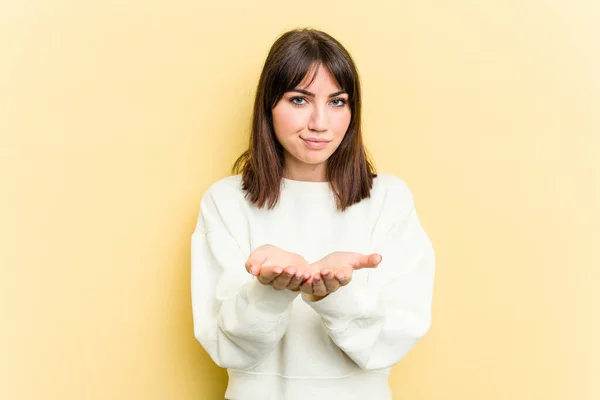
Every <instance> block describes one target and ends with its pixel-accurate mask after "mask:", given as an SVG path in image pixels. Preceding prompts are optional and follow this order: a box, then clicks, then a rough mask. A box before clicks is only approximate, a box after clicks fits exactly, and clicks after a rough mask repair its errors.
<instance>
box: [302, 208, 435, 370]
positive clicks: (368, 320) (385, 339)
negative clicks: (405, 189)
mask: <svg viewBox="0 0 600 400" xmlns="http://www.w3.org/2000/svg"><path fill="white" fill-rule="evenodd" d="M411 199H412V198H411ZM403 214H404V215H403V216H399V217H398V218H397V219H394V220H395V221H396V222H393V223H392V226H389V227H382V229H381V230H380V232H381V233H380V234H379V235H377V236H378V237H375V240H376V241H375V247H376V248H375V251H376V252H377V253H379V254H381V255H382V256H383V259H382V261H381V263H380V265H379V266H378V267H377V269H376V270H373V271H369V272H371V274H370V275H369V277H368V280H367V283H365V284H362V283H359V282H351V283H350V284H349V285H348V286H347V287H343V288H340V289H339V290H338V291H336V292H334V293H331V294H329V295H328V296H327V297H325V298H323V299H322V300H319V301H315V302H308V304H309V305H310V306H311V307H312V308H313V309H314V310H315V311H317V312H318V313H319V314H320V315H321V317H322V320H323V323H324V325H325V327H326V329H327V330H328V333H329V336H330V337H331V339H332V340H333V342H334V343H335V344H336V345H337V346H338V347H340V348H341V349H342V350H343V351H344V352H345V353H346V354H347V355H348V356H349V357H350V358H352V359H353V360H354V362H356V363H357V364H358V365H359V366H360V367H361V368H363V369H383V368H388V367H391V366H392V365H394V364H396V363H397V362H398V361H400V359H402V358H403V357H404V356H405V355H406V354H407V353H408V352H409V351H410V349H411V348H412V347H413V346H414V345H415V344H416V343H417V342H418V341H419V339H420V338H422V337H423V336H424V335H425V333H426V332H427V331H428V330H429V328H430V324H431V303H432V296H433V278H434V270H435V257H434V253H433V249H432V246H431V242H430V240H429V238H428V236H427V235H426V233H425V232H424V230H423V228H422V227H421V224H420V222H419V219H418V217H417V214H416V211H415V209H414V206H413V204H412V202H411V204H410V207H409V210H408V211H406V212H404V213H403ZM382 216H383V217H386V219H387V217H389V216H390V215H389V214H388V215H384V214H382ZM384 220H385V219H384Z"/></svg>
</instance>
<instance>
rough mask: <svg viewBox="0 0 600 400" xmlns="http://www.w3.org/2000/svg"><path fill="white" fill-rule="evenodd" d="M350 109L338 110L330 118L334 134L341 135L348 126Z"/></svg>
mask: <svg viewBox="0 0 600 400" xmlns="http://www.w3.org/2000/svg"><path fill="white" fill-rule="evenodd" d="M350 117H351V114H350V110H346V111H344V112H340V113H339V114H336V115H335V116H334V118H332V119H331V124H332V126H331V127H332V131H333V132H334V134H335V135H336V136H340V137H341V136H343V135H344V134H345V133H346V131H347V130H348V127H349V126H350V119H351V118H350Z"/></svg>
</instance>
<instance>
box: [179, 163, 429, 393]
mask: <svg viewBox="0 0 600 400" xmlns="http://www.w3.org/2000/svg"><path fill="white" fill-rule="evenodd" d="M263 244H273V245H275V246H277V247H280V248H282V249H284V250H287V251H291V252H295V253H298V254H300V255H302V256H304V258H306V260H307V261H308V262H310V263H312V262H315V261H317V260H319V259H321V258H323V257H324V256H326V255H328V254H330V253H332V252H334V251H352V252H360V253H365V254H369V253H379V254H381V255H382V257H383V259H382V262H381V263H380V264H379V266H378V267H377V268H376V269H362V270H358V271H355V272H354V275H353V279H352V281H351V282H350V284H348V286H345V287H342V288H340V289H339V290H338V291H337V292H335V293H332V294H330V295H329V296H327V297H325V298H324V299H322V300H320V301H317V302H309V301H305V300H304V297H303V295H302V294H299V293H298V292H294V291H291V290H287V289H285V290H282V291H276V290H274V289H273V288H271V287H269V286H265V285H262V284H261V283H260V282H258V280H257V279H256V278H254V277H253V276H252V275H250V274H248V273H247V272H246V270H245V268H244V264H245V262H246V259H247V258H248V256H249V255H250V253H251V252H252V251H253V250H254V249H256V248H257V247H259V246H261V245H263ZM434 270H435V260H434V253H433V249H432V247H431V242H430V240H429V237H428V236H427V234H426V233H425V232H424V230H423V228H422V227H421V224H420V222H419V219H418V217H417V214H416V212H415V207H414V202H413V196H412V193H411V191H410V189H409V188H408V186H407V185H406V184H405V183H404V182H403V181H402V180H401V179H399V178H397V177H395V176H393V175H389V174H379V176H378V177H376V178H375V180H374V185H373V189H372V190H371V197H370V198H367V199H364V200H363V201H361V202H360V203H358V204H355V205H353V206H351V207H350V208H348V209H347V210H346V211H345V212H339V211H337V209H336V206H335V198H334V196H333V194H332V192H331V191H330V189H329V186H328V183H327V182H302V181H293V180H288V179H284V180H283V186H282V192H281V198H280V202H279V204H278V205H277V207H276V208H275V209H274V210H266V209H262V210H261V209H258V208H256V207H255V206H254V205H252V204H251V203H249V202H248V201H247V200H245V198H244V192H243V191H242V190H241V175H234V176H230V177H227V178H224V179H221V180H219V181H218V182H216V183H214V184H213V185H212V186H211V187H210V188H209V189H208V191H207V192H206V193H205V195H204V196H203V198H202V201H201V204H200V213H199V216H198V223H197V226H196V229H195V231H194V233H193V235H192V275H191V278H192V282H191V285H192V306H193V317H194V332H195V336H196V338H197V339H198V340H199V341H200V343H201V344H202V346H203V347H204V349H206V351H207V352H208V354H209V355H210V356H211V358H212V359H213V360H214V362H215V363H217V364H218V365H219V366H221V367H224V368H227V370H228V373H229V384H228V387H227V392H226V394H225V397H226V398H227V399H230V400H268V399H272V400H299V399H303V400H304V399H311V400H320V399H327V400H335V399H370V400H371V399H372V400H388V399H391V398H392V396H391V391H390V389H389V385H388V375H389V369H390V367H391V366H393V365H394V364H396V363H397V362H398V361H400V359H402V358H403V357H404V356H405V355H406V353H408V351H409V350H410V349H411V348H412V347H413V346H414V345H415V343H417V341H418V340H419V339H420V338H421V337H423V335H424V334H425V333H426V332H427V331H428V330H429V327H430V324H431V302H432V296H433V281H434Z"/></svg>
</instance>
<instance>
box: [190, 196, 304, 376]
mask: <svg viewBox="0 0 600 400" xmlns="http://www.w3.org/2000/svg"><path fill="white" fill-rule="evenodd" d="M227 201H228V199H224V202H225V203H226V202H227ZM224 202H217V201H215V199H214V198H213V196H212V195H211V194H210V193H207V194H206V195H205V196H204V198H203V199H202V202H201V204H200V213H199V216H198V221H197V225H196V228H195V230H194V233H193V234H192V238H191V291H192V293H191V297H192V312H193V322H194V334H195V336H196V338H197V339H198V341H199V342H200V343H201V344H202V346H203V347H204V349H205V350H206V351H207V352H208V354H209V355H210V357H211V358H212V359H213V361H214V362H215V363H216V364H217V365H219V366H221V367H223V368H235V369H250V368H252V367H254V366H255V365H257V364H258V363H260V362H261V361H262V360H264V359H265V358H266V357H267V356H268V355H269V354H270V353H271V352H272V351H273V350H274V349H275V347H276V346H277V344H278V342H279V341H280V339H281V338H282V336H283V335H284V333H285V331H286V329H287V327H288V323H289V318H290V312H291V307H292V302H293V300H294V299H295V298H296V296H298V293H297V292H294V291H291V290H282V291H277V290H275V289H273V288H272V287H270V286H265V285H262V284H261V283H260V282H258V280H257V279H256V278H254V277H253V276H252V275H250V274H248V273H247V272H246V270H245V267H244V264H245V262H246V260H247V258H248V256H249V252H248V251H243V250H242V248H243V246H240V245H239V244H238V243H237V242H236V240H235V239H234V237H233V235H232V234H231V233H230V231H229V229H228V228H227V225H226V224H225V223H224V221H223V219H222V218H221V216H223V217H225V214H226V213H227V210H226V207H225V206H224V205H223V203H224ZM229 202H230V203H231V200H230V199H229ZM218 204H219V205H221V207H220V208H219V207H218V206H217V205H218ZM229 207H231V205H229ZM233 220H235V219H233ZM246 253H248V254H246Z"/></svg>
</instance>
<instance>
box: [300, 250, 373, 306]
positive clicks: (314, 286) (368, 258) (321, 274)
mask: <svg viewBox="0 0 600 400" xmlns="http://www.w3.org/2000/svg"><path fill="white" fill-rule="evenodd" d="M381 259H382V257H381V255H379V254H377V253H374V254H361V253H354V252H347V251H336V252H334V253H331V254H329V255H328V256H326V257H324V258H322V259H321V260H319V261H317V262H315V263H313V264H312V265H311V268H312V270H313V275H312V277H311V278H310V279H308V280H306V281H305V282H304V283H303V284H302V285H301V290H302V292H303V293H306V294H312V295H314V296H316V297H317V298H319V297H321V298H322V297H325V296H327V295H328V294H330V293H333V292H335V291H336V290H338V289H339V288H340V287H342V286H346V285H347V284H349V283H350V281H351V280H352V273H353V272H354V270H357V269H361V268H376V267H377V266H378V265H379V263H381Z"/></svg>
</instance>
